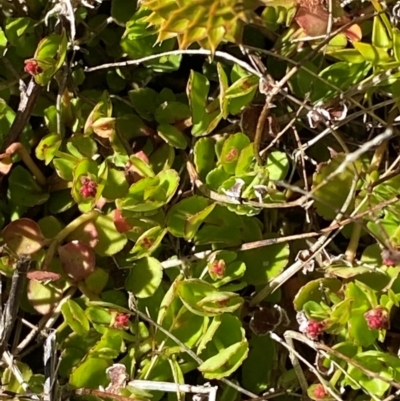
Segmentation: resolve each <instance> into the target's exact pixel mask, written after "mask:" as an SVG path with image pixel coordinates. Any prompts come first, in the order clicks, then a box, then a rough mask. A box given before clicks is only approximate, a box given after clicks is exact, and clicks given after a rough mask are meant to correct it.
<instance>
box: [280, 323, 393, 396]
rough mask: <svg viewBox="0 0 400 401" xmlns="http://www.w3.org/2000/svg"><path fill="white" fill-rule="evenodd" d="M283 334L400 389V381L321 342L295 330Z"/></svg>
mask: <svg viewBox="0 0 400 401" xmlns="http://www.w3.org/2000/svg"><path fill="white" fill-rule="evenodd" d="M285 335H287V336H290V337H291V338H293V339H295V340H297V341H300V342H303V343H304V344H307V345H308V346H309V347H311V348H313V349H314V350H316V351H318V350H320V351H325V352H326V353H327V354H331V355H333V356H335V357H337V358H340V359H342V360H343V361H345V362H346V363H347V364H349V365H352V366H354V367H355V368H357V369H359V370H361V371H362V372H363V373H364V374H366V375H367V376H369V377H371V378H373V379H378V380H382V381H384V382H385V383H388V384H390V385H391V386H393V387H395V388H397V389H400V383H399V382H397V381H394V380H391V379H387V378H386V377H383V376H382V375H380V374H379V373H376V372H373V371H372V370H369V369H367V368H366V367H364V366H363V365H361V364H360V363H358V362H356V361H354V359H352V358H349V357H348V356H347V355H344V354H342V353H341V352H339V351H337V350H335V349H332V348H331V347H329V346H328V345H326V344H322V343H319V342H316V341H312V340H310V339H309V338H307V337H306V336H305V335H303V334H300V333H298V332H296V331H291V330H289V331H287V332H286V333H285Z"/></svg>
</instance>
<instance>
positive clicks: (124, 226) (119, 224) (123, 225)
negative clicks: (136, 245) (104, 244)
mask: <svg viewBox="0 0 400 401" xmlns="http://www.w3.org/2000/svg"><path fill="white" fill-rule="evenodd" d="M114 225H115V228H116V229H117V231H118V232H119V233H124V232H126V231H129V230H132V228H133V227H132V226H131V225H130V224H129V223H128V221H127V220H126V218H125V217H124V216H123V215H122V211H121V210H119V209H116V210H115V212H114Z"/></svg>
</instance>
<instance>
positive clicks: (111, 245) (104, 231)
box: [94, 215, 128, 256]
mask: <svg viewBox="0 0 400 401" xmlns="http://www.w3.org/2000/svg"><path fill="white" fill-rule="evenodd" d="M94 224H95V226H96V230H97V233H98V243H97V245H96V247H95V248H94V250H95V252H96V253H97V254H98V255H101V256H112V255H115V254H116V253H118V252H119V251H121V250H122V248H123V247H124V246H125V244H126V242H127V241H128V240H127V238H126V236H125V235H124V234H121V233H119V232H118V231H117V230H116V229H115V226H114V220H113V218H112V217H111V216H110V215H108V216H104V215H100V216H98V217H97V219H96V220H95V221H94Z"/></svg>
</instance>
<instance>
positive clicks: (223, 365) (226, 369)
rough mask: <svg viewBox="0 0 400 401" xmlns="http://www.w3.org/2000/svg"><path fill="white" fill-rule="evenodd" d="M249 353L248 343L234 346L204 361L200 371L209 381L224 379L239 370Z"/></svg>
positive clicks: (243, 342)
mask: <svg viewBox="0 0 400 401" xmlns="http://www.w3.org/2000/svg"><path fill="white" fill-rule="evenodd" d="M248 352H249V346H248V343H247V341H242V342H240V343H236V344H233V345H231V346H229V347H228V348H225V349H223V350H221V351H220V352H219V353H218V354H217V355H215V356H213V357H211V358H209V359H207V360H206V361H204V362H203V363H202V364H201V365H200V366H199V368H198V369H199V370H200V372H202V373H203V375H204V377H205V378H207V379H211V380H212V379H222V378H223V377H227V376H229V375H230V374H231V373H233V372H234V371H235V370H237V369H238V368H239V366H240V365H241V364H242V362H243V361H244V360H245V359H246V358H247V354H248Z"/></svg>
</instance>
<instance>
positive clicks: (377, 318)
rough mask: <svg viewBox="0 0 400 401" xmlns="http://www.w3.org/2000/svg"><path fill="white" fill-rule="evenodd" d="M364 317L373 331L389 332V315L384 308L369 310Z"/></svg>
mask: <svg viewBox="0 0 400 401" xmlns="http://www.w3.org/2000/svg"><path fill="white" fill-rule="evenodd" d="M364 317H365V320H366V321H367V324H368V327H369V328H370V329H371V330H387V329H388V328H389V313H388V311H387V309H386V308H383V307H382V306H378V307H376V308H374V309H371V310H369V311H368V312H366V313H365V314H364Z"/></svg>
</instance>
